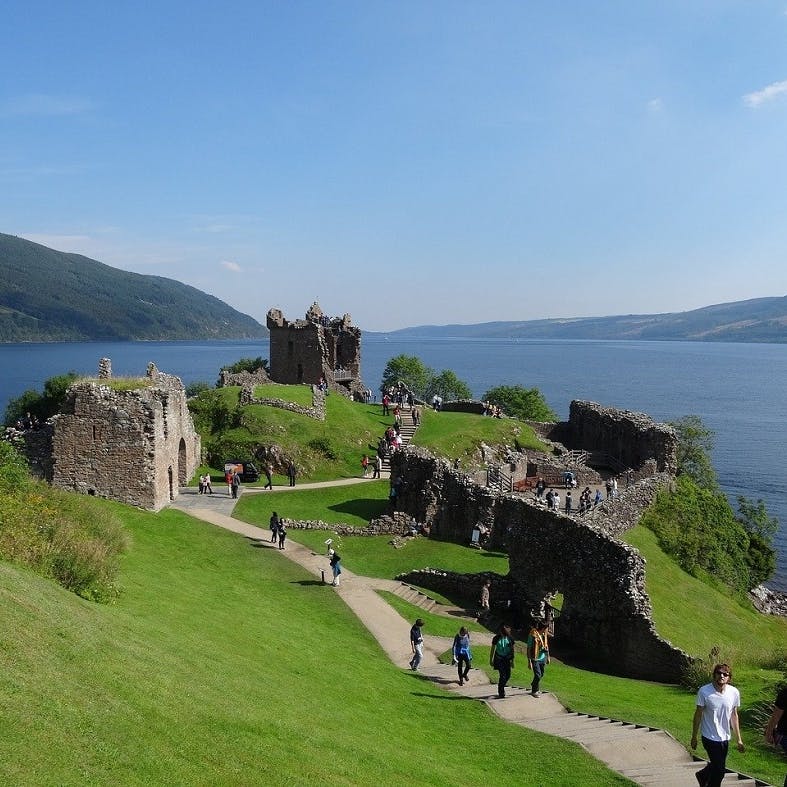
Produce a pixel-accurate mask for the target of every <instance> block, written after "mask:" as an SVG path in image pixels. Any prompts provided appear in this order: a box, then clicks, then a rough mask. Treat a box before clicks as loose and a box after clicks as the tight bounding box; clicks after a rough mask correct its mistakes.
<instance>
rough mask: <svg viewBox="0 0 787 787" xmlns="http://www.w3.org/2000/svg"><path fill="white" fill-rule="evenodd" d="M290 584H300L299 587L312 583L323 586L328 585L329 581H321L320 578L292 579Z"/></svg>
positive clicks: (329, 584) (308, 585) (311, 584)
mask: <svg viewBox="0 0 787 787" xmlns="http://www.w3.org/2000/svg"><path fill="white" fill-rule="evenodd" d="M290 584H291V585H301V587H310V586H313V585H322V586H323V587H326V588H328V587H330V586H331V583H330V582H323V581H322V580H321V579H294V580H293V581H292V582H290Z"/></svg>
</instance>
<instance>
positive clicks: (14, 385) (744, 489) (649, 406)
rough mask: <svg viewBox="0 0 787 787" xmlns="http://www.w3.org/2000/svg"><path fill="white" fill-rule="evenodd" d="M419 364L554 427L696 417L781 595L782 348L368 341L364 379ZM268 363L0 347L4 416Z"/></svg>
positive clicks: (176, 352) (118, 346)
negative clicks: (595, 414) (94, 389)
mask: <svg viewBox="0 0 787 787" xmlns="http://www.w3.org/2000/svg"><path fill="white" fill-rule="evenodd" d="M400 353H405V354H407V355H416V356H418V357H419V358H421V359H422V360H423V361H424V363H426V364H427V365H428V366H431V367H432V368H434V369H436V370H437V371H440V370H442V369H451V370H453V371H454V372H456V374H457V375H458V377H459V378H460V379H462V380H464V381H465V382H466V383H467V384H468V385H469V386H470V388H471V389H472V391H473V393H474V395H475V396H478V397H481V396H482V395H483V393H484V392H485V391H486V390H487V389H489V388H491V387H493V386H495V385H516V384H519V385H524V386H526V387H536V388H539V389H540V390H541V391H542V392H543V394H544V396H545V397H546V399H547V401H548V402H549V404H550V406H551V407H552V409H553V410H554V411H555V412H556V413H557V414H558V416H560V418H567V417H568V408H569V404H570V402H571V400H572V399H588V400H591V401H595V402H600V403H601V404H604V405H607V406H611V407H619V408H623V409H627V410H636V411H640V412H644V413H648V414H649V415H651V416H652V417H653V418H655V419H656V420H658V421H669V420H674V419H676V418H680V417H681V416H683V415H699V416H700V417H701V418H702V420H703V421H704V422H705V424H706V425H707V426H708V427H710V428H711V429H713V430H714V431H715V433H716V439H715V449H714V452H713V461H714V465H715V467H716V469H717V471H718V474H719V480H720V482H721V485H722V487H723V488H724V491H725V492H726V493H727V494H728V495H729V496H730V499H731V500H732V502H733V507H735V498H736V496H737V495H746V496H747V497H750V498H752V499H754V500H757V499H759V498H762V499H763V500H764V501H765V503H766V505H767V507H768V511H769V513H770V514H771V516H774V517H776V518H777V519H778V520H779V522H780V530H779V534H778V536H777V540H776V547H777V549H778V551H779V564H778V568H777V575H776V577H775V578H774V579H773V580H772V581H771V582H770V583H769V584H770V585H771V586H772V587H774V588H777V589H779V590H783V591H787V502H786V501H785V497H787V480H786V479H785V468H786V467H787V441H785V436H787V435H785V431H786V429H785V425H787V396H785V389H787V345H778V344H716V343H713V344H710V343H700V342H622V341H554V340H550V341H548V340H543V341H541V340H534V341H513V340H506V339H478V340H472V339H422V340H419V339H407V340H401V339H390V340H389V339H386V338H384V337H382V336H371V337H370V336H365V337H364V339H363V345H362V370H363V377H364V380H365V383H366V385H367V386H368V387H369V388H371V389H372V390H374V389H376V388H377V387H378V386H379V384H380V379H381V377H382V372H383V369H384V367H385V364H386V363H387V362H388V360H389V359H390V358H392V357H394V356H395V355H399V354H400ZM259 355H261V356H262V357H263V358H267V357H269V355H268V344H267V342H259V341H257V342H251V341H249V342H229V341H226V342H92V343H73V344H72V343H63V344H6V345H1V344H0V368H2V370H3V374H2V376H0V406H2V408H3V409H5V406H6V404H7V403H8V400H9V399H10V398H11V397H15V396H19V394H21V393H22V392H23V391H24V390H26V389H29V388H34V389H38V390H40V389H41V387H42V384H43V382H44V380H46V379H47V378H49V377H52V376H53V375H56V374H62V373H64V372H67V371H75V372H78V373H80V374H96V373H97V370H98V359H99V358H102V357H108V358H111V359H112V368H113V373H114V374H115V375H140V374H144V372H145V368H146V366H147V364H148V362H149V361H153V362H154V363H155V364H156V366H158V368H159V369H160V370H161V371H164V372H168V373H170V374H176V375H178V376H179V377H181V378H182V380H183V382H184V383H185V384H186V385H188V384H189V383H192V382H197V381H201V380H204V381H206V382H209V383H210V384H214V383H215V381H216V379H217V377H218V372H219V369H220V368H221V367H222V366H224V365H227V364H230V363H233V362H234V361H237V360H238V359H239V358H242V357H257V356H259Z"/></svg>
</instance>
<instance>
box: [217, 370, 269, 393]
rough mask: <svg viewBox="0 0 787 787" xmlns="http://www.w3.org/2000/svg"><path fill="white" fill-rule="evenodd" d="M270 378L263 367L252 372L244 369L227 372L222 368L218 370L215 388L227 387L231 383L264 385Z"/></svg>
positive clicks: (251, 385)
mask: <svg viewBox="0 0 787 787" xmlns="http://www.w3.org/2000/svg"><path fill="white" fill-rule="evenodd" d="M270 381H271V378H270V377H269V376H268V373H267V372H266V371H265V369H257V370H256V371H254V372H249V371H247V370H246V369H244V370H243V371H242V372H228V371H227V370H226V369H222V370H221V371H220V372H219V381H218V383H217V385H216V387H217V388H229V387H230V386H233V385H240V386H241V387H243V386H250V387H253V386H255V385H265V384H266V383H269V382H270Z"/></svg>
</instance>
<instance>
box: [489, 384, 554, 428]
mask: <svg viewBox="0 0 787 787" xmlns="http://www.w3.org/2000/svg"><path fill="white" fill-rule="evenodd" d="M484 401H487V402H490V403H491V404H496V405H497V406H498V407H500V409H501V410H502V411H503V412H504V413H505V414H506V415H510V416H512V417H513V418H520V419H521V420H523V421H556V420H557V416H556V415H555V413H554V412H553V411H552V408H551V407H550V406H549V405H548V404H547V402H546V399H544V395H543V394H542V393H541V391H539V390H538V388H525V387H523V386H521V385H498V386H496V387H495V388H490V389H489V390H488V391H487V392H486V393H485V394H484Z"/></svg>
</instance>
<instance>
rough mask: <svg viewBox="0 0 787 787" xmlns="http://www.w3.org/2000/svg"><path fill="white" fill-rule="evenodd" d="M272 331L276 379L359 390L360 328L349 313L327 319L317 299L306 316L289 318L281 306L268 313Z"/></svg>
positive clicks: (346, 389) (271, 340)
mask: <svg viewBox="0 0 787 787" xmlns="http://www.w3.org/2000/svg"><path fill="white" fill-rule="evenodd" d="M267 325H268V330H269V331H270V356H271V357H270V376H271V379H272V380H274V381H275V382H277V383H287V384H299V383H311V384H316V383H318V382H319V381H320V379H323V380H324V381H325V382H326V383H327V384H328V385H329V386H330V387H331V388H332V389H333V390H336V391H340V392H343V393H347V392H348V391H350V392H354V391H357V392H360V391H361V390H363V386H362V383H361V330H360V328H357V327H355V326H353V325H352V321H351V318H350V315H349V314H345V315H344V316H343V317H341V318H333V319H328V318H327V317H326V316H325V315H324V314H323V313H322V310H321V309H320V307H319V306H318V305H317V304H316V303H314V304H312V306H311V307H310V309H309V311H307V312H306V318H305V319H303V320H294V321H290V320H286V319H285V318H284V315H283V314H282V312H281V311H280V310H279V309H270V310H269V311H268V316H267Z"/></svg>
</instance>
